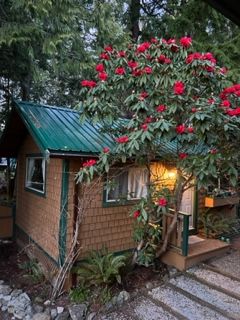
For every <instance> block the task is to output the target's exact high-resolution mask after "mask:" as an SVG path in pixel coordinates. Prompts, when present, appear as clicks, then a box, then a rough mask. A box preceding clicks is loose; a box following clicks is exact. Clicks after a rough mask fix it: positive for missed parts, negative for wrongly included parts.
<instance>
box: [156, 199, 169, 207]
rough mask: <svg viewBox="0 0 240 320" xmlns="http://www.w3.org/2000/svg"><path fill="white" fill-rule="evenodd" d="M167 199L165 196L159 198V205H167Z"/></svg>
mask: <svg viewBox="0 0 240 320" xmlns="http://www.w3.org/2000/svg"><path fill="white" fill-rule="evenodd" d="M167 203H168V202H167V199H165V198H159V199H158V205H159V206H160V207H166V205H167Z"/></svg>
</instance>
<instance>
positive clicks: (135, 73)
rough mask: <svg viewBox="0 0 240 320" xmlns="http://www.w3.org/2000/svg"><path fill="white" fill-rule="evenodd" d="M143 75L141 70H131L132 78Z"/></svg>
mask: <svg viewBox="0 0 240 320" xmlns="http://www.w3.org/2000/svg"><path fill="white" fill-rule="evenodd" d="M143 73H144V71H143V70H141V69H138V70H136V69H135V70H133V72H132V75H133V76H134V77H140V76H141V75H143Z"/></svg>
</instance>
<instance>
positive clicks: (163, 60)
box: [157, 54, 172, 64]
mask: <svg viewBox="0 0 240 320" xmlns="http://www.w3.org/2000/svg"><path fill="white" fill-rule="evenodd" d="M157 59H158V62H159V63H161V64H164V63H165V64H170V63H172V60H171V59H169V58H167V57H166V56H165V55H164V54H161V55H160V56H159V57H158V58H157Z"/></svg>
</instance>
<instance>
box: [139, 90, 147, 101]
mask: <svg viewBox="0 0 240 320" xmlns="http://www.w3.org/2000/svg"><path fill="white" fill-rule="evenodd" d="M147 97H148V93H147V92H145V91H143V92H141V93H140V97H139V99H140V100H144V99H146V98H147Z"/></svg>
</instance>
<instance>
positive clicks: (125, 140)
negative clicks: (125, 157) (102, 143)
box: [116, 136, 129, 143]
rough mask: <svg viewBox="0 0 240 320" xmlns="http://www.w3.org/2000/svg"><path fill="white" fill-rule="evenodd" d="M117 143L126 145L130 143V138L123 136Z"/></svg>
mask: <svg viewBox="0 0 240 320" xmlns="http://www.w3.org/2000/svg"><path fill="white" fill-rule="evenodd" d="M116 141H117V142H118V143H126V142H128V141H129V138H128V136H122V137H119V138H117V139H116Z"/></svg>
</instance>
